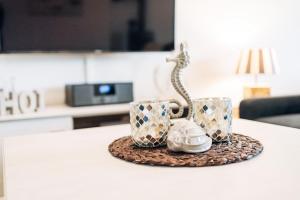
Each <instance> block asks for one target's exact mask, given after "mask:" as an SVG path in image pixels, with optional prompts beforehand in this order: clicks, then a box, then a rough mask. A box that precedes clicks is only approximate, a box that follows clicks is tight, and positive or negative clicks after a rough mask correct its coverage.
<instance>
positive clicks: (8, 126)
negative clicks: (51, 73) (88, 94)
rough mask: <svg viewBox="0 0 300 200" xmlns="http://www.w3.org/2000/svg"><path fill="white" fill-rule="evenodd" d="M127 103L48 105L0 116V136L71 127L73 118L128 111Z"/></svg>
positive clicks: (69, 128) (53, 130) (68, 128)
mask: <svg viewBox="0 0 300 200" xmlns="http://www.w3.org/2000/svg"><path fill="white" fill-rule="evenodd" d="M128 112H129V105H128V104H114V105H102V106H89V107H76V108H74V107H68V106H66V105H59V106H49V107H47V108H46V109H45V110H43V111H40V112H37V113H30V114H17V115H9V116H1V117H0V137H2V136H11V135H20V134H32V133H43V132H57V131H67V130H72V129H73V118H78V117H91V116H104V115H114V114H120V113H128Z"/></svg>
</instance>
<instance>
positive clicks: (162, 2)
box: [0, 0, 175, 53]
mask: <svg viewBox="0 0 300 200" xmlns="http://www.w3.org/2000/svg"><path fill="white" fill-rule="evenodd" d="M174 13H175V0H0V39H1V41H0V48H1V49H0V50H1V51H0V52H4V53H5V52H8V53H9V52H34V51H95V50H101V51H108V52H114V51H125V52H127V51H170V50H173V49H174V15H175V14H174Z"/></svg>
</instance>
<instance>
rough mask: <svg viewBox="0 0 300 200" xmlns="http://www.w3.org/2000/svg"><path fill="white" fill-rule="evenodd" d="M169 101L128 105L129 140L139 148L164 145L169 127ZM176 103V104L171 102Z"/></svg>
mask: <svg viewBox="0 0 300 200" xmlns="http://www.w3.org/2000/svg"><path fill="white" fill-rule="evenodd" d="M170 103H172V102H171V101H143V102H136V103H135V102H133V103H130V124H131V138H132V140H133V141H134V143H135V145H137V146H139V147H159V146H164V145H166V140H167V134H168V131H169V128H170V126H171V120H170V115H171V112H172V111H170ZM173 103H177V102H173Z"/></svg>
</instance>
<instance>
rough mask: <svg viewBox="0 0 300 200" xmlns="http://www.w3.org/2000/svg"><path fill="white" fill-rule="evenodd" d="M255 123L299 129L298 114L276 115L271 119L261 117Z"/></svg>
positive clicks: (299, 120)
mask: <svg viewBox="0 0 300 200" xmlns="http://www.w3.org/2000/svg"><path fill="white" fill-rule="evenodd" d="M255 121H259V122H265V123H270V124H277V125H281V126H288V127H293V128H299V129H300V114H289V115H277V116H272V117H261V118H257V119H255Z"/></svg>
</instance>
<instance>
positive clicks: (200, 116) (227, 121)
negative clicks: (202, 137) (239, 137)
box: [193, 98, 232, 142]
mask: <svg viewBox="0 0 300 200" xmlns="http://www.w3.org/2000/svg"><path fill="white" fill-rule="evenodd" d="M193 106H194V114H193V115H194V121H195V122H196V123H197V125H199V126H200V127H201V128H202V129H203V131H204V132H205V133H206V134H208V135H209V136H210V137H211V138H212V139H213V141H214V142H224V141H226V142H230V138H231V134H232V130H231V124H232V103H231V100H230V99H229V98H203V99H197V100H194V101H193Z"/></svg>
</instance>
